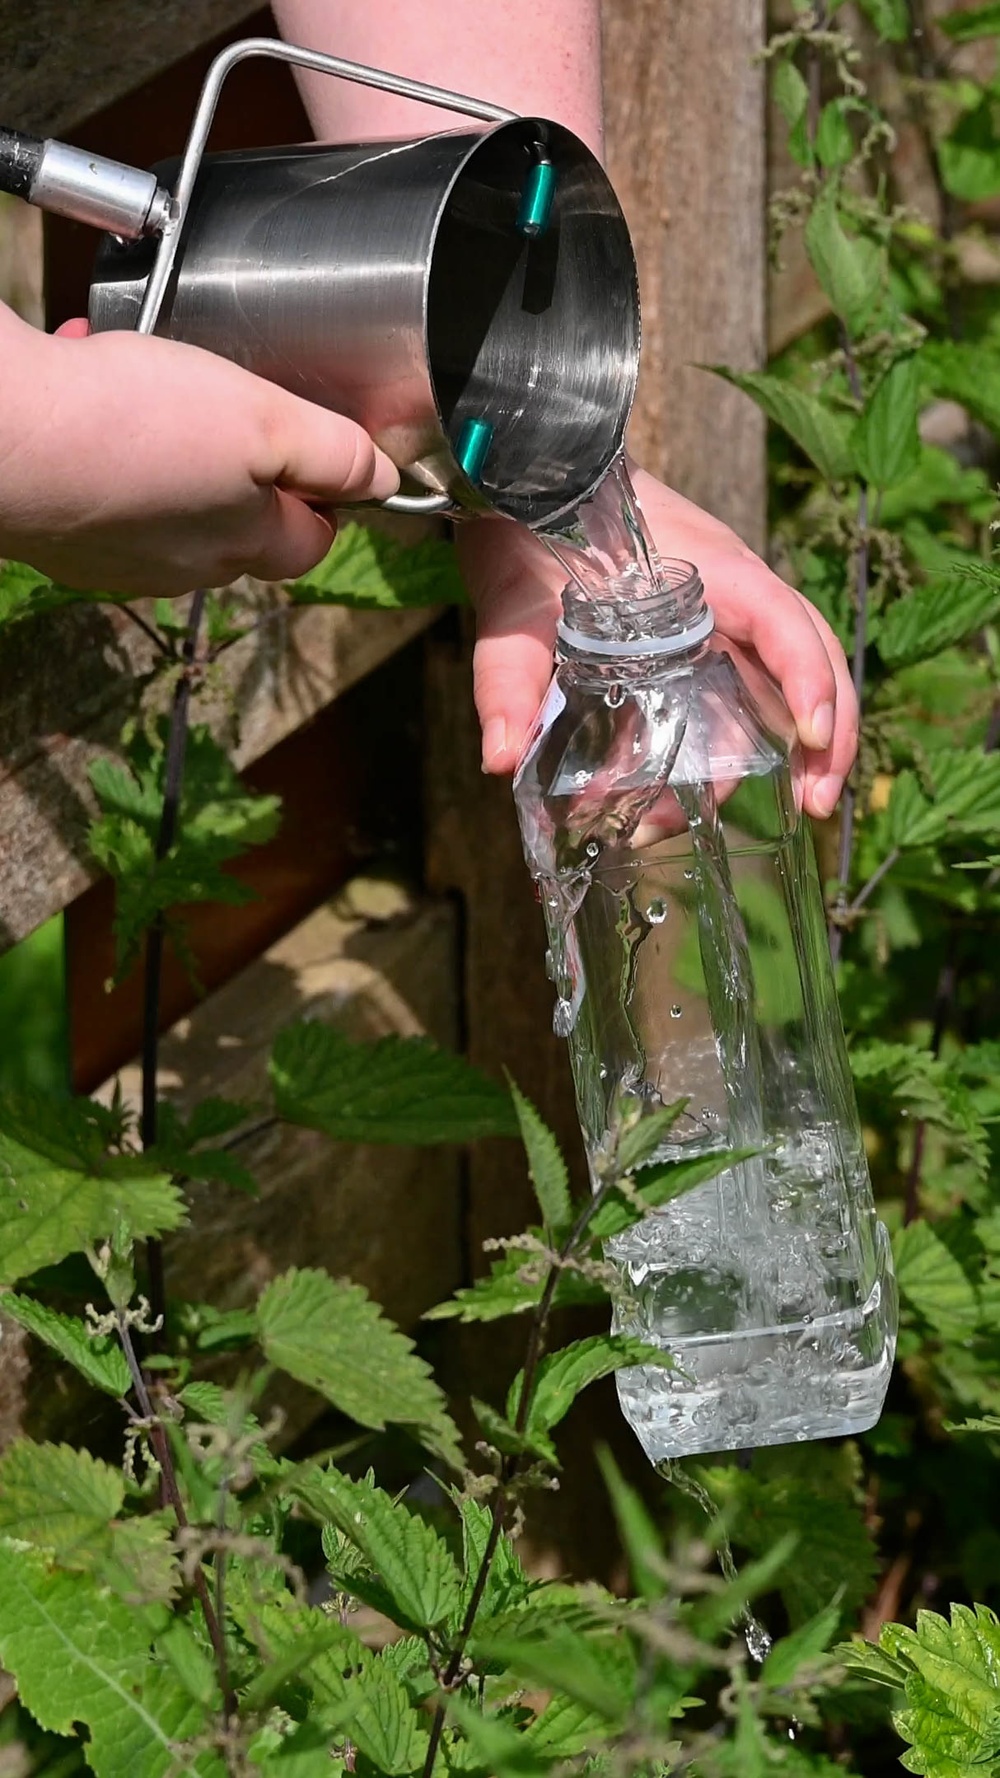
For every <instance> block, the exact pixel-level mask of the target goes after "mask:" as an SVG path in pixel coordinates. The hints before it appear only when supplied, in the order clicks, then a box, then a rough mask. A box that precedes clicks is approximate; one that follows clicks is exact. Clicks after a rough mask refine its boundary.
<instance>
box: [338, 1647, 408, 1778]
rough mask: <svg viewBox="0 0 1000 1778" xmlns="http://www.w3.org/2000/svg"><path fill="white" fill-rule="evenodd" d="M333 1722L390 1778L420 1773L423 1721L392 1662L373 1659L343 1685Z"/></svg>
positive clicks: (377, 1657)
mask: <svg viewBox="0 0 1000 1778" xmlns="http://www.w3.org/2000/svg"><path fill="white" fill-rule="evenodd" d="M336 1721H337V1722H338V1723H339V1724H341V1725H343V1727H344V1729H345V1730H346V1732H347V1733H348V1734H349V1736H350V1738H351V1740H352V1741H353V1742H354V1743H355V1745H356V1746H357V1747H358V1749H359V1751H360V1752H361V1753H362V1754H363V1755H364V1757H365V1759H366V1760H370V1761H371V1763H372V1765H373V1766H374V1768H375V1770H376V1771H377V1772H385V1773H387V1774H388V1778H403V1775H404V1774H405V1773H407V1772H416V1771H419V1770H420V1768H421V1766H422V1765H423V1763H424V1760H425V1758H426V1755H427V1745H428V1731H427V1726H426V1725H427V1718H426V1717H425V1716H424V1714H423V1713H422V1712H421V1711H418V1710H417V1709H415V1708H414V1706H413V1704H412V1702H411V1700H410V1696H409V1693H408V1692H407V1690H406V1687H405V1685H404V1684H403V1682H402V1680H401V1679H399V1678H398V1677H397V1675H396V1674H395V1673H394V1672H393V1669H392V1664H391V1661H385V1660H383V1659H382V1658H381V1657H379V1656H376V1657H375V1658H374V1659H373V1660H370V1661H368V1662H366V1664H365V1666H364V1667H362V1669H361V1672H360V1673H354V1674H352V1675H351V1677H350V1679H349V1680H348V1681H347V1685H346V1687H345V1694H344V1703H343V1705H342V1707H341V1708H340V1709H339V1710H338V1712H337V1716H336Z"/></svg>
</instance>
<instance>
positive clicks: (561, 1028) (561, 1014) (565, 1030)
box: [552, 999, 576, 1037]
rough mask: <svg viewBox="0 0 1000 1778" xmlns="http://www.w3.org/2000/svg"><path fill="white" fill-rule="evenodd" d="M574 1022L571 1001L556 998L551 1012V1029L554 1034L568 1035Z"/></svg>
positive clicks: (574, 1016) (574, 1014) (558, 1035)
mask: <svg viewBox="0 0 1000 1778" xmlns="http://www.w3.org/2000/svg"><path fill="white" fill-rule="evenodd" d="M575 1024H576V1013H575V1012H574V1011H573V1003H572V1001H570V1000H562V999H559V1000H557V1001H556V1004H555V1008H554V1010H553V1013H552V1029H553V1031H554V1032H555V1034H556V1036H557V1037H568V1036H569V1034H570V1032H571V1031H572V1029H573V1026H574V1025H575Z"/></svg>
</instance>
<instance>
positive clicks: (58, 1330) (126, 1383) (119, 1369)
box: [0, 1291, 132, 1396]
mask: <svg viewBox="0 0 1000 1778" xmlns="http://www.w3.org/2000/svg"><path fill="white" fill-rule="evenodd" d="M0 1310H2V1311H3V1313H4V1314H5V1315H9V1316H10V1317H11V1319H12V1320H13V1321H16V1322H17V1323H18V1324H19V1326H21V1327H24V1328H27V1330H28V1332H29V1333H30V1334H34V1336H35V1338H36V1339H38V1340H43V1341H44V1343H45V1345H46V1346H50V1347H51V1348H52V1350H53V1352H58V1354H59V1356H60V1358H65V1360H66V1362H67V1364H71V1365H73V1366H74V1368H75V1369H76V1370H78V1371H79V1372H80V1374H81V1376H84V1377H86V1379H87V1382H88V1383H91V1384H93V1386H94V1388H95V1389H103V1390H104V1391H105V1393H106V1394H108V1395H114V1396H122V1395H127V1394H128V1392H129V1390H130V1389H131V1387H132V1379H131V1377H130V1375H129V1368H128V1365H127V1364H126V1362H125V1354H124V1353H123V1352H122V1349H121V1347H120V1346H119V1344H118V1342H117V1340H116V1339H115V1338H114V1336H113V1335H111V1334H100V1335H98V1336H96V1337H95V1336H94V1335H92V1334H91V1333H90V1331H89V1329H88V1327H87V1323H86V1322H85V1321H80V1320H78V1319H77V1317H76V1316H75V1315H62V1314H60V1313H59V1312H58V1310H56V1309H50V1308H48V1307H47V1305H46V1304H45V1303H37V1302H35V1300H34V1298H33V1297H27V1296H17V1295H15V1293H14V1292H13V1291H7V1292H6V1293H5V1294H4V1295H3V1296H0Z"/></svg>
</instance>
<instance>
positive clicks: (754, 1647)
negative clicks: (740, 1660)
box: [743, 1611, 772, 1667]
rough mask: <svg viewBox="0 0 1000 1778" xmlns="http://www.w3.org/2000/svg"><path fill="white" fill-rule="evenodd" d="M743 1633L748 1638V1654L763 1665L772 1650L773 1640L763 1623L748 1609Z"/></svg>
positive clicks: (744, 1619)
mask: <svg viewBox="0 0 1000 1778" xmlns="http://www.w3.org/2000/svg"><path fill="white" fill-rule="evenodd" d="M743 1635H744V1637H745V1639H746V1645H747V1654H748V1655H749V1656H750V1659H751V1660H752V1661H756V1663H757V1665H758V1667H762V1666H763V1665H764V1662H765V1661H766V1660H767V1657H768V1655H769V1654H770V1652H771V1648H772V1642H771V1638H770V1636H769V1635H768V1633H767V1631H766V1630H765V1628H764V1626H763V1624H762V1623H761V1622H760V1620H759V1619H758V1618H755V1617H754V1615H753V1612H752V1611H748V1612H746V1613H745V1615H744V1618H743Z"/></svg>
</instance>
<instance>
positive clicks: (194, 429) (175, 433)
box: [0, 311, 399, 596]
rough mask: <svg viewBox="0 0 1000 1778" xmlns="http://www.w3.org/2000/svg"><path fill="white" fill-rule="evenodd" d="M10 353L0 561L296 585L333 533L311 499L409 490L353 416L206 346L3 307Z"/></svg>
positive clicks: (113, 585) (139, 583)
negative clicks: (47, 326) (62, 325)
mask: <svg viewBox="0 0 1000 1778" xmlns="http://www.w3.org/2000/svg"><path fill="white" fill-rule="evenodd" d="M0 361H2V363H3V373H2V374H3V387H4V397H3V407H2V409H0V555H5V556H8V557H10V558H11V559H13V560H17V561H24V562H28V563H29V564H30V565H31V566H32V567H34V568H39V569H41V570H42V572H43V573H45V574H49V575H51V576H52V578H53V579H55V580H61V581H63V582H65V583H67V584H68V585H70V586H75V587H80V588H84V589H91V588H93V589H95V590H98V591H104V592H108V593H117V594H124V595H126V596H138V595H140V594H175V593H183V592H190V591H191V590H192V589H193V588H195V587H198V586H225V585H227V584H228V583H229V582H230V581H231V580H235V579H236V578H237V576H238V575H241V574H254V575H256V576H258V577H259V578H260V579H261V580H289V579H293V578H294V577H295V576H297V575H299V574H304V573H305V572H306V571H307V570H308V569H309V568H312V567H313V566H314V565H315V564H316V563H317V562H318V561H320V560H321V558H322V557H323V556H324V555H325V554H326V552H327V550H328V549H329V547H330V543H331V541H332V538H333V528H332V523H331V521H330V519H329V517H328V516H325V515H324V516H321V515H320V513H318V512H316V511H314V510H313V504H315V505H322V506H323V507H324V508H325V507H326V506H327V505H328V504H330V505H332V504H334V503H336V504H338V505H340V504H343V503H344V502H351V501H356V500H381V499H384V498H385V497H386V496H387V495H389V494H392V493H394V492H395V490H396V488H397V487H398V485H399V476H398V474H397V471H396V469H395V468H394V466H393V464H392V463H391V462H390V461H389V458H388V457H386V456H385V455H384V453H383V452H382V451H380V450H378V449H377V448H376V446H375V445H374V444H373V443H372V441H371V439H370V438H369V436H368V434H367V433H366V432H365V431H364V430H363V429H362V428H361V427H360V426H357V425H355V423H354V422H353V420H347V419H344V418H343V417H342V416H341V415H339V414H332V413H328V412H327V411H326V410H325V409H323V408H320V407H317V406H314V405H313V404H312V403H311V402H307V401H303V400H301V399H300V398H299V397H298V396H296V395H290V394H288V393H287V391H285V390H283V389H279V388H278V387H276V385H274V384H273V383H268V382H265V381H264V380H263V379H262V378H260V377H255V376H252V375H251V374H250V373H249V372H248V371H245V370H241V369H240V368H239V367H238V366H237V365H234V364H230V363H228V362H227V361H226V360H225V359H223V358H219V357H216V356H215V354H214V353H211V352H204V351H201V350H200V349H199V348H197V347H195V346H185V345H181V344H178V343H176V342H174V341H171V340H163V339H155V338H153V339H147V338H140V337H138V336H137V335H135V334H130V333H103V334H91V335H89V336H88V335H87V333H86V324H85V323H71V324H70V325H69V326H68V327H67V329H66V330H65V331H64V333H63V334H62V337H58V336H52V337H50V336H46V335H44V334H41V333H38V332H37V331H36V330H35V329H34V328H30V327H28V326H26V325H25V323H23V322H20V321H18V320H17V319H16V317H15V316H13V315H12V314H11V313H10V312H9V311H2V312H0Z"/></svg>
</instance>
